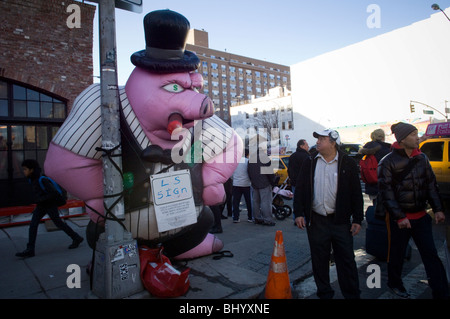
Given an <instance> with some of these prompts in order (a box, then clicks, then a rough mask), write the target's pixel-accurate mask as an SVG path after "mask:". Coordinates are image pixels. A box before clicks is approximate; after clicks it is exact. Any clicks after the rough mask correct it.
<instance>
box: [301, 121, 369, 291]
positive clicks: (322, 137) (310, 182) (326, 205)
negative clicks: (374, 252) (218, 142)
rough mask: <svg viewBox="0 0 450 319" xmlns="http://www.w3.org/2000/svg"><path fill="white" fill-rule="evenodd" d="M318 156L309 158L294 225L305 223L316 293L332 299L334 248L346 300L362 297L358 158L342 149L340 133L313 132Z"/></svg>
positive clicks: (302, 181)
mask: <svg viewBox="0 0 450 319" xmlns="http://www.w3.org/2000/svg"><path fill="white" fill-rule="evenodd" d="M313 136H314V137H316V138H317V151H318V154H317V155H316V156H315V157H314V158H311V157H309V158H307V159H305V161H304V163H303V166H302V169H301V171H300V174H299V177H298V180H297V187H296V189H295V195H294V216H295V223H296V225H297V226H298V227H299V228H300V229H304V228H305V227H306V229H307V232H308V241H309V246H310V250H311V261H312V267H313V274H314V280H315V283H316V286H317V296H318V297H319V298H321V299H331V298H332V297H333V296H334V291H333V289H332V287H331V285H330V277H329V261H330V252H331V248H333V253H334V258H335V261H336V267H337V274H338V281H339V286H340V288H341V291H342V294H343V296H344V297H345V298H346V299H359V298H360V293H361V291H360V290H359V279H358V270H357V267H356V262H355V255H354V252H353V236H356V235H357V234H358V233H359V231H360V229H361V222H362V220H363V206H364V202H363V196H362V191H361V183H360V181H359V174H358V167H357V165H356V162H355V161H354V160H353V159H352V158H350V157H349V156H348V155H347V154H345V153H344V152H342V151H340V150H339V144H340V138H339V134H338V132H336V131H334V130H325V131H322V132H314V134H313Z"/></svg>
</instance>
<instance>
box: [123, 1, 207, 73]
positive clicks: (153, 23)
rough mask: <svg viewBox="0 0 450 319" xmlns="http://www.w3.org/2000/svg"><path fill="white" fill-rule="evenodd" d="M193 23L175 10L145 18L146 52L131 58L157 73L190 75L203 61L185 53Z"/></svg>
mask: <svg viewBox="0 0 450 319" xmlns="http://www.w3.org/2000/svg"><path fill="white" fill-rule="evenodd" d="M189 29H190V24H189V21H188V20H187V19H186V18H185V17H184V16H183V15H181V14H179V13H177V12H175V11H171V10H157V11H152V12H150V13H148V14H147V15H146V16H145V17H144V31H145V42H146V49H145V50H142V51H138V52H136V53H134V54H133V55H132V56H131V63H133V64H134V65H135V66H138V67H140V68H143V69H146V70H148V71H150V72H153V73H173V72H190V71H194V70H196V69H197V68H198V66H199V64H200V59H199V58H198V57H197V56H196V55H195V53H193V52H190V51H187V50H185V46H186V38H187V35H188V32H189Z"/></svg>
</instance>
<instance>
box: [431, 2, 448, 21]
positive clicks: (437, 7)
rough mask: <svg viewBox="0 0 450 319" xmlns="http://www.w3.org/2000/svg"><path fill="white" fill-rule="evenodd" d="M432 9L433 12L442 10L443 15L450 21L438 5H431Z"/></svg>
mask: <svg viewBox="0 0 450 319" xmlns="http://www.w3.org/2000/svg"><path fill="white" fill-rule="evenodd" d="M431 8H432V9H433V10H441V11H442V13H443V14H444V15H445V16H446V17H447V20H448V21H450V18H449V17H448V16H447V15H446V14H445V12H444V10H442V9H441V7H439V5H438V4H437V3H433V4H432V5H431Z"/></svg>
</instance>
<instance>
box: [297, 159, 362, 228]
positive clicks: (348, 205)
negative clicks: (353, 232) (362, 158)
mask: <svg viewBox="0 0 450 319" xmlns="http://www.w3.org/2000/svg"><path fill="white" fill-rule="evenodd" d="M317 160H318V157H315V158H312V157H309V158H307V159H306V160H305V161H304V163H303V166H302V169H301V172H300V175H299V178H298V180H297V187H296V188H295V195H294V215H295V217H305V219H306V222H307V224H310V222H311V213H312V203H313V193H314V175H315V170H316V164H317ZM363 209H364V201H363V195H362V190H361V183H360V180H359V174H358V167H357V165H356V162H355V161H354V160H353V159H352V158H350V157H348V155H347V154H345V153H344V152H342V151H339V156H338V185H337V195H336V211H335V216H334V222H335V223H336V224H349V223H355V224H361V222H362V220H363V219H364V215H363Z"/></svg>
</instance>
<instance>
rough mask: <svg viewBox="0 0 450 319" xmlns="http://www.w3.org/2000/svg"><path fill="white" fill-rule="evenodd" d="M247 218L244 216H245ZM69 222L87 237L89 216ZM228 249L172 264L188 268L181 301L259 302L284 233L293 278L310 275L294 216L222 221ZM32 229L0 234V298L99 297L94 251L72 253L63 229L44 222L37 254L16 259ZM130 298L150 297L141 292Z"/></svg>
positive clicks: (84, 245)
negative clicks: (93, 283) (75, 280)
mask: <svg viewBox="0 0 450 319" xmlns="http://www.w3.org/2000/svg"><path fill="white" fill-rule="evenodd" d="M245 215H246V214H245ZM66 222H67V223H68V224H69V225H70V226H71V227H72V228H73V229H74V230H75V231H76V232H78V233H79V234H80V235H82V236H83V237H85V229H86V225H87V222H88V219H87V217H76V218H70V219H67V220H66ZM222 227H223V230H224V231H223V233H221V234H217V237H219V238H220V239H221V240H223V242H224V244H225V247H224V250H230V251H231V252H232V253H233V257H224V258H222V259H219V260H214V259H213V256H206V257H202V258H198V259H195V260H190V261H183V262H174V263H173V264H174V266H175V267H176V268H181V267H189V268H190V269H191V270H190V289H189V291H188V293H187V294H186V295H185V296H183V297H181V298H186V299H203V298H207V299H211V298H212V299H218V298H239V299H247V298H255V297H257V296H258V295H259V294H260V293H261V291H262V290H263V289H264V286H265V282H266V279H267V274H268V265H269V263H270V260H271V255H272V252H273V245H274V240H275V233H276V231H277V230H281V231H283V237H284V242H285V250H286V256H287V260H288V270H289V271H290V273H291V274H292V277H293V278H300V277H301V276H302V274H303V272H304V271H306V272H309V271H310V269H306V270H305V269H304V268H305V266H306V268H309V267H310V266H308V265H309V263H308V261H309V247H308V242H307V239H306V232H304V231H300V230H299V229H298V228H296V227H294V226H293V220H292V218H287V219H285V220H283V221H278V222H277V224H276V226H273V227H272V226H262V225H255V224H253V223H249V222H247V220H246V219H245V220H243V221H241V222H240V223H233V222H232V219H231V218H228V219H224V220H222ZM28 228H29V226H28V225H24V226H15V227H9V228H2V229H1V230H0V254H1V256H2V262H1V263H0V282H1V289H0V298H11V299H17V298H33V299H34V298H50V299H59V298H63V299H79V298H96V296H95V295H94V294H93V293H92V292H91V291H90V280H89V276H88V275H87V272H86V269H87V265H88V264H89V262H90V260H91V258H92V250H91V249H90V248H89V246H88V245H87V243H86V241H83V243H82V244H81V245H80V246H79V247H78V248H77V249H68V246H69V245H70V244H71V239H70V238H69V237H68V236H67V235H66V234H65V233H64V232H62V231H60V230H56V231H48V230H47V228H46V226H45V224H44V223H41V224H40V225H39V229H38V237H37V242H36V256H35V257H32V258H26V259H22V258H18V257H16V256H15V253H16V252H20V251H22V250H24V249H25V247H26V244H27V241H28ZM71 264H76V265H79V266H80V268H81V288H72V289H70V288H68V287H67V284H66V281H67V278H68V277H69V275H70V274H71V273H72V272H68V271H67V267H68V266H69V265H71ZM131 298H152V297H151V295H150V294H149V293H148V292H146V291H143V292H141V293H139V294H137V295H134V296H131Z"/></svg>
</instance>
